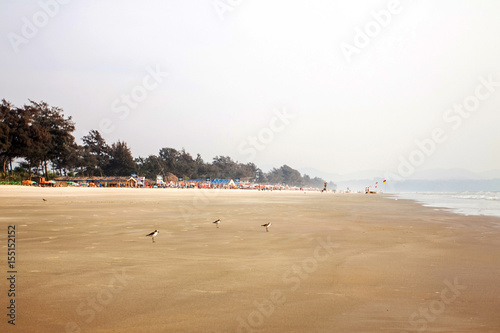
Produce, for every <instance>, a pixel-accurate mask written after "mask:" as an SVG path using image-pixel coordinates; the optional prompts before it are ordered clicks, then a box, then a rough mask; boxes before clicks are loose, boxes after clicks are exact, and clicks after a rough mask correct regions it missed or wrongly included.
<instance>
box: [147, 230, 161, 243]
mask: <svg viewBox="0 0 500 333" xmlns="http://www.w3.org/2000/svg"><path fill="white" fill-rule="evenodd" d="M158 233H159V231H158V230H155V231H153V232H152V233H150V234H147V235H146V237H151V239H152V240H153V243H154V242H155V237H156V235H158Z"/></svg>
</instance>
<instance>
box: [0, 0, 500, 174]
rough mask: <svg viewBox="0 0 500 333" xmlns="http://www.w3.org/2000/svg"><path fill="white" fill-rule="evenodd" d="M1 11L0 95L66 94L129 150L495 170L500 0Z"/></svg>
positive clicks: (87, 122) (339, 168)
mask: <svg viewBox="0 0 500 333" xmlns="http://www.w3.org/2000/svg"><path fill="white" fill-rule="evenodd" d="M0 11H1V17H0V31H1V35H2V38H1V42H0V64H1V66H2V71H1V80H0V92H1V94H0V98H5V99H7V100H9V101H11V102H12V103H14V104H15V105H22V104H24V103H27V102H28V99H33V100H36V101H39V100H44V101H46V102H47V103H49V104H50V105H53V106H59V107H61V108H63V109H64V110H65V114H66V115H71V116H73V118H74V120H75V121H76V124H77V131H76V133H75V136H76V137H77V139H78V140H80V138H81V137H82V136H83V135H85V134H87V133H88V131H89V130H91V129H97V130H100V131H101V133H103V135H104V137H105V138H106V140H107V141H108V143H110V144H111V143H112V142H115V141H117V140H124V141H126V142H127V143H128V145H129V147H130V148H131V149H132V153H133V155H134V156H139V155H140V156H147V155H149V154H157V153H158V150H159V149H160V148H162V147H173V148H176V149H181V148H183V147H184V148H185V149H186V150H187V151H188V152H190V153H191V154H193V155H194V156H195V155H196V153H200V154H201V156H202V157H203V158H204V159H205V161H210V160H211V159H212V158H213V157H214V156H215V155H229V156H231V157H232V158H233V159H235V160H237V161H240V162H250V161H251V162H254V163H256V164H257V165H258V166H261V167H263V168H264V169H265V168H268V167H270V166H276V167H278V166H281V165H283V164H288V165H290V166H292V167H294V168H298V169H304V168H315V169H318V170H320V171H322V172H325V173H341V174H345V173H351V172H359V171H363V170H369V169H378V170H383V171H385V172H387V171H391V172H398V169H399V173H400V174H401V173H404V172H403V171H404V170H405V167H404V166H402V165H403V164H405V163H407V164H410V166H411V167H414V168H415V169H417V170H425V169H432V168H464V169H468V170H471V171H474V172H480V171H486V170H491V169H500V154H499V152H500V130H499V125H500V113H499V111H500V109H499V106H500V20H499V19H498V18H499V17H500V2H498V1H494V0H491V1H477V0H475V1H472V0H471V1H403V0H401V1H346V0H344V1H332V0H330V1H326V0H325V1H320V0H308V1H294V0H287V1H285V0H274V1H264V0H215V1H214V0H192V1H186V0H182V1H181V0H178V1H172V0H161V1H160V0H158V1H148V0H145V1H129V0H121V1H105V0H99V1H97V0H96V1H90V0H89V1H69V0H64V1H63V0H59V1H57V0H41V1H18V0H3V1H1V2H0ZM417 141H419V142H421V145H420V147H419V146H418V145H417V143H416V142H417ZM404 161H406V162H404ZM406 169H408V166H406Z"/></svg>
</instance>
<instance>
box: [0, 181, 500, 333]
mask: <svg viewBox="0 0 500 333" xmlns="http://www.w3.org/2000/svg"><path fill="white" fill-rule="evenodd" d="M42 198H45V199H46V200H47V201H43V200H42ZM0 210H1V212H2V213H1V217H0V222H1V223H2V230H3V235H2V238H1V239H2V242H1V244H2V248H3V253H4V254H3V255H2V266H3V267H4V269H3V270H4V272H6V271H7V268H6V258H7V248H6V242H4V240H6V238H7V226H8V225H16V269H17V274H16V297H15V300H16V325H15V327H12V325H9V324H8V323H7V320H8V317H6V316H5V315H4V316H3V317H4V319H3V320H2V323H1V324H0V330H1V331H2V332H5V331H16V332H398V333H400V332H417V331H418V330H419V329H420V331H427V332H499V331H500V316H499V315H498V309H499V308H500V298H499V297H498V295H499V294H500V293H499V291H500V290H499V289H500V287H499V284H498V276H500V274H499V273H500V257H499V256H498V253H500V242H499V239H500V237H499V236H500V228H499V226H500V219H498V218H488V217H465V216H459V215H454V214H450V213H446V212H440V211H436V210H434V209H431V208H425V207H421V206H419V205H417V204H415V203H413V202H410V201H406V200H398V201H395V200H393V199H391V198H390V197H386V198H384V197H382V196H379V195H363V194H332V193H312V192H308V193H307V194H304V193H303V192H256V191H219V190H162V189H91V188H89V189H86V188H55V189H50V188H26V187H5V186H3V187H0ZM218 218H220V219H222V222H221V223H220V227H219V228H216V226H215V225H214V224H213V223H212V222H213V221H214V220H216V219H218ZM266 222H272V227H271V228H270V229H269V232H266V230H265V228H263V227H262V226H261V225H262V224H264V223H266ZM155 229H158V230H160V233H159V235H158V236H156V238H155V240H156V242H155V243H152V242H151V238H149V237H146V236H145V235H146V234H148V233H150V232H152V231H153V230H155ZM4 276H6V277H8V275H7V273H4ZM2 281H3V282H2V284H1V285H0V286H1V288H2V290H1V292H0V294H1V295H2V296H1V305H2V308H3V309H4V312H5V313H7V311H8V310H7V309H6V307H7V306H8V305H9V303H8V302H9V298H8V297H7V291H8V289H9V285H8V282H9V281H7V280H6V279H5V278H4V279H2Z"/></svg>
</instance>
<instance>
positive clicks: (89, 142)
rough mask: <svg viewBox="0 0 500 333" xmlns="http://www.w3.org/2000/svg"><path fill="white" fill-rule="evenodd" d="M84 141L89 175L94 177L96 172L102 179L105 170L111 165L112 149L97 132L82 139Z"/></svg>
mask: <svg viewBox="0 0 500 333" xmlns="http://www.w3.org/2000/svg"><path fill="white" fill-rule="evenodd" d="M82 140H83V149H84V152H83V154H84V155H83V160H84V164H85V165H84V166H85V168H86V171H87V174H88V175H89V176H93V175H94V172H96V171H97V172H99V175H100V176H101V177H102V176H103V175H104V169H105V168H106V166H107V165H108V164H109V160H110V155H109V152H110V148H109V146H108V144H107V143H106V140H104V138H103V137H102V135H101V133H99V131H97V130H91V131H90V132H89V134H88V135H86V136H84V137H83V138H82Z"/></svg>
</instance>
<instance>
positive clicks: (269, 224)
mask: <svg viewBox="0 0 500 333" xmlns="http://www.w3.org/2000/svg"><path fill="white" fill-rule="evenodd" d="M262 226H263V227H266V231H267V232H269V227H270V226H271V222H267V223H266V224H263V225H262Z"/></svg>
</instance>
